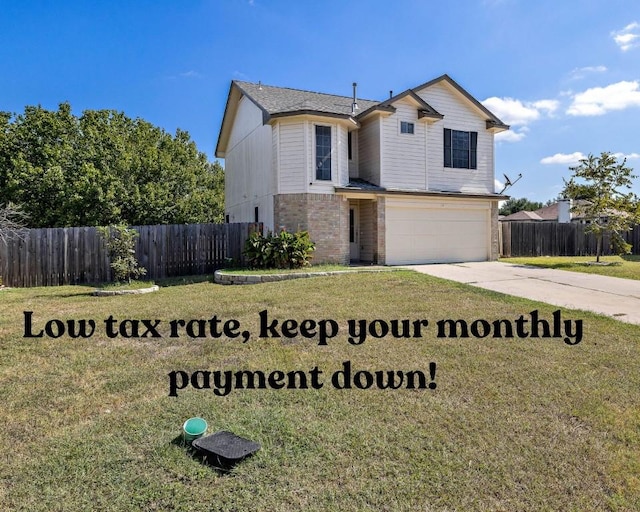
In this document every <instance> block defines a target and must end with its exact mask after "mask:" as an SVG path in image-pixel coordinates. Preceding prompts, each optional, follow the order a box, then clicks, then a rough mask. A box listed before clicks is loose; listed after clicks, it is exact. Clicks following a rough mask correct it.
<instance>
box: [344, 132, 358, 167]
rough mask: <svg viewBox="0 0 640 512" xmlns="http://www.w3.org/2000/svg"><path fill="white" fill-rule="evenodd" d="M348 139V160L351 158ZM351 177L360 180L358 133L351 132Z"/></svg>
mask: <svg viewBox="0 0 640 512" xmlns="http://www.w3.org/2000/svg"><path fill="white" fill-rule="evenodd" d="M347 137H348V136H347ZM348 143H349V141H348V139H347V158H348V157H349V146H348ZM349 177H350V178H359V174H358V131H357V130H353V131H352V132H351V160H349Z"/></svg>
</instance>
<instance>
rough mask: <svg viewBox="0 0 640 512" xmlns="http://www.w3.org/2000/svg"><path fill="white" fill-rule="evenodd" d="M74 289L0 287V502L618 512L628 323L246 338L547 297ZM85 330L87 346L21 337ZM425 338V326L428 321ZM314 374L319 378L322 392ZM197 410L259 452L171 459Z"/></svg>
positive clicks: (628, 415) (424, 287) (628, 501)
mask: <svg viewBox="0 0 640 512" xmlns="http://www.w3.org/2000/svg"><path fill="white" fill-rule="evenodd" d="M91 291H92V288H90V287H80V286H78V287H58V288H53V287H52V288H33V289H10V290H6V291H3V292H2V294H1V295H0V388H1V389H2V400H1V401H0V418H2V422H1V423H0V453H2V459H1V460H2V461H1V463H0V510H3V511H4V510H7V511H10V510H30V511H51V510H53V511H58V510H59V511H76V510H77V511H80V510H116V511H117V510H123V511H125V510H221V511H225V510H226V511H244V510H268V511H290V510H310V511H320V510H330V511H333V510H341V511H342V510H354V511H355V510H357V511H360V510H376V511H378V510H389V511H396V510H434V511H445V510H465V511H476V510H477V511H485V510H527V511H533V510H563V511H571V510H574V511H583V510H618V511H627V510H638V509H640V476H639V475H640V459H639V458H638V453H640V372H638V368H639V367H640V326H634V325H629V324H624V323H620V322H617V321H615V320H613V319H609V318H605V317H600V316H597V315H593V314H589V313H586V312H577V311H569V310H563V312H562V315H563V318H565V319H574V320H575V319H582V320H583V321H584V331H585V332H584V339H583V341H582V342H581V343H580V344H579V345H576V346H573V347H571V346H568V345H566V344H564V343H563V342H562V341H560V340H557V339H539V338H522V339H520V338H515V339H504V338H502V339H501V338H484V339H476V338H468V339H447V338H438V337H436V335H435V326H433V323H432V325H430V327H429V328H428V330H427V333H426V335H425V337H423V338H419V339H394V338H392V337H390V336H388V337H385V338H381V339H368V340H367V341H365V342H364V343H363V344H362V345H359V346H353V345H351V344H349V343H348V341H347V337H346V335H345V334H340V335H339V336H338V337H336V338H334V339H332V340H330V341H329V343H328V345H327V346H318V344H317V341H316V340H313V339H311V340H310V339H305V338H303V337H301V336H296V337H293V338H291V339H288V338H287V339H285V338H282V339H259V338H258V337H257V334H258V313H259V312H260V311H262V310H264V309H267V310H268V312H269V315H270V317H272V318H277V319H279V320H285V319H288V318H292V319H298V320H302V319H335V320H336V321H337V322H338V323H339V325H340V326H341V329H346V322H347V320H348V319H366V320H369V321H372V320H374V319H387V320H391V319H404V318H407V319H428V320H430V321H431V322H435V321H436V320H439V319H443V318H463V319H466V320H468V321H472V320H475V319H487V320H495V319H514V320H515V319H516V318H517V317H519V316H520V315H525V316H526V315H528V314H529V312H531V311H532V310H534V309H538V310H539V311H540V315H541V316H542V317H544V318H551V317H552V313H553V311H554V310H555V309H556V308H555V307H553V306H548V305H543V304H540V303H534V302H530V301H526V300H524V299H517V298H513V297H507V296H503V295H500V294H497V293H493V292H488V291H484V290H481V289H476V288H473V287H468V286H465V285H462V284H456V283H451V282H447V281H443V280H439V279H436V278H432V277H429V276H425V275H420V274H417V273H413V272H410V271H397V272H385V273H375V274H348V275H341V276H332V277H327V278H323V279H312V280H291V281H282V282H276V283H266V284H261V285H255V286H219V285H215V284H212V283H211V282H206V281H205V282H194V283H193V284H182V285H181V284H179V283H174V286H167V287H162V288H161V289H160V291H159V292H157V293H154V294H147V295H139V296H117V297H103V298H99V299H97V298H94V297H91V296H90V295H89V294H90V292H91ZM23 311H33V319H34V330H36V331H37V330H38V329H41V328H43V327H44V324H45V322H46V321H47V320H51V319H54V318H55V319H60V320H65V321H66V320H68V319H81V318H84V319H95V320H97V321H98V326H97V328H96V331H97V332H96V334H95V335H94V336H93V337H91V338H89V339H71V338H69V337H67V336H63V337H60V338H57V339H51V338H44V337H43V338H24V337H23V333H24V326H23V323H24V320H23ZM110 315H113V317H114V318H116V319H118V320H122V319H125V318H129V319H135V318H137V319H159V320H161V321H162V324H161V325H160V327H159V330H160V332H161V333H162V334H163V335H164V337H162V338H138V339H136V338H123V337H116V338H113V339H110V338H108V337H107V336H106V335H105V334H104V325H103V324H102V320H103V319H106V318H108V317H109V316H110ZM214 315H216V316H217V317H218V319H222V320H227V319H237V320H239V321H240V322H241V324H242V326H243V328H246V329H248V330H250V331H251V333H252V336H251V338H250V340H249V341H248V342H247V343H244V344H243V343H242V342H240V341H239V340H238V339H228V338H224V337H223V338H219V339H213V338H207V339H191V338H188V337H186V336H182V337H179V338H169V337H167V335H168V334H169V331H168V325H167V322H168V321H169V320H171V319H209V318H211V317H213V316H214ZM432 328H433V330H432ZM343 361H351V362H352V365H353V366H354V368H355V369H358V370H359V369H366V370H371V371H374V370H416V369H420V370H423V371H425V372H427V373H428V363H429V362H430V361H435V362H436V363H437V373H436V378H435V380H436V382H437V389H435V390H433V391H432V390H429V389H426V390H410V389H398V390H385V391H381V390H356V389H352V390H337V389H334V388H333V387H332V386H330V385H329V384H328V383H327V384H325V386H324V387H323V388H322V389H319V390H299V389H298V390H296V389H283V390H233V391H231V393H230V394H229V395H228V396H226V397H218V396H215V395H214V394H213V393H212V392H211V391H207V390H196V389H192V388H190V389H185V390H183V391H181V392H179V396H178V397H177V398H171V397H169V396H168V377H167V374H168V373H169V372H170V371H173V370H185V371H188V372H193V371H195V370H210V371H214V370H234V371H237V370H240V369H251V370H264V371H273V370H283V371H290V370H298V369H299V370H307V371H308V370H310V369H311V368H313V367H315V366H318V367H319V368H320V369H321V370H323V371H324V372H325V375H328V374H330V373H332V372H333V371H335V370H337V369H339V368H340V367H341V366H342V363H343ZM328 380H329V379H328V378H327V379H326V381H327V382H328ZM191 416H202V417H204V418H205V419H206V420H207V421H208V423H209V426H210V432H213V431H217V430H223V429H225V430H231V431H233V432H235V433H236V434H238V435H241V436H245V437H247V438H249V439H252V440H254V441H257V442H259V443H261V445H262V449H261V450H260V451H259V452H258V453H257V454H256V455H255V456H254V457H252V458H249V459H247V460H245V461H244V462H243V463H241V464H240V465H238V466H237V467H236V468H235V469H234V470H233V471H232V472H231V473H230V474H226V475H225V474H220V473H218V472H216V471H214V470H212V469H211V468H210V467H207V466H204V465H202V464H201V463H200V462H199V461H198V460H196V459H194V458H192V457H190V456H189V455H188V453H187V451H186V450H185V449H184V447H182V446H180V444H179V442H177V441H176V440H177V437H178V436H179V434H180V430H181V425H182V423H183V422H184V421H185V420H186V419H187V418H189V417H191Z"/></svg>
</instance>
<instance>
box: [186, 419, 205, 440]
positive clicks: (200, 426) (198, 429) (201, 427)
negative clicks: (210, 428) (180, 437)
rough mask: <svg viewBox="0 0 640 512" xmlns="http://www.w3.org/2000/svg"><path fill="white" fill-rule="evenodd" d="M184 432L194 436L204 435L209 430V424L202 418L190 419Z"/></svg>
mask: <svg viewBox="0 0 640 512" xmlns="http://www.w3.org/2000/svg"><path fill="white" fill-rule="evenodd" d="M183 428H184V431H185V432H186V433H187V434H190V435H192V436H197V435H200V434H204V433H205V432H206V430H207V422H206V421H205V420H203V419H202V418H189V419H188V420H187V421H185V422H184V427H183Z"/></svg>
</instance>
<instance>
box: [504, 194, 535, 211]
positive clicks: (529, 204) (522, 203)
mask: <svg viewBox="0 0 640 512" xmlns="http://www.w3.org/2000/svg"><path fill="white" fill-rule="evenodd" d="M540 208H542V203H538V202H535V201H529V200H528V199H527V198H525V197H522V198H520V199H515V198H513V197H512V198H510V199H507V201H506V202H505V203H504V204H503V205H502V208H500V212H499V213H500V215H511V214H512V213H517V212H520V211H522V210H525V211H528V212H532V211H534V210H539V209H540Z"/></svg>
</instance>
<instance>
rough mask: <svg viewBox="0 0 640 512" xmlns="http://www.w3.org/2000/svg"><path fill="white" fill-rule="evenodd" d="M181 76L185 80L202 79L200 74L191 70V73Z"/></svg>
mask: <svg viewBox="0 0 640 512" xmlns="http://www.w3.org/2000/svg"><path fill="white" fill-rule="evenodd" d="M180 76H181V77H183V78H200V77H201V76H202V75H200V73H198V72H197V71H194V70H193V69H190V70H189V71H186V72H184V73H180Z"/></svg>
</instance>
